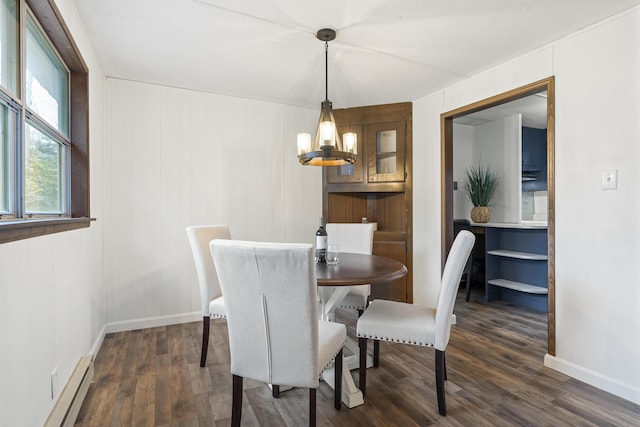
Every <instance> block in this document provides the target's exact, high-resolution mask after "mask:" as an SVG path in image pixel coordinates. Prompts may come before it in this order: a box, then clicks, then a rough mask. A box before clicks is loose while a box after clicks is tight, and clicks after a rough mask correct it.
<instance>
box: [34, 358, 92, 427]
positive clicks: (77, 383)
mask: <svg viewBox="0 0 640 427" xmlns="http://www.w3.org/2000/svg"><path fill="white" fill-rule="evenodd" d="M91 381H93V361H92V360H91V357H90V356H85V357H82V358H81V359H80V361H79V362H78V364H77V365H76V367H75V369H74V370H73V373H72V374H71V377H70V378H69V381H67V384H66V385H65V386H64V388H63V389H62V392H61V393H60V396H58V400H57V401H56V404H55V405H54V406H53V409H52V410H51V413H50V414H49V417H48V418H47V421H46V422H45V424H44V427H61V426H64V427H67V426H70V427H71V426H73V425H74V424H75V421H76V418H77V416H78V413H79V412H80V407H81V406H82V401H83V400H84V398H85V396H86V395H87V391H89V386H90V385H91Z"/></svg>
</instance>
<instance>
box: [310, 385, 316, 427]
mask: <svg viewBox="0 0 640 427" xmlns="http://www.w3.org/2000/svg"><path fill="white" fill-rule="evenodd" d="M309 427H316V389H315V388H310V389H309Z"/></svg>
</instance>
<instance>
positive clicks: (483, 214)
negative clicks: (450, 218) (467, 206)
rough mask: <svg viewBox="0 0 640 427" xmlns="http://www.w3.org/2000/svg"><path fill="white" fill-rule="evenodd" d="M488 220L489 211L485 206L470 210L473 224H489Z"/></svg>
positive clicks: (489, 216)
mask: <svg viewBox="0 0 640 427" xmlns="http://www.w3.org/2000/svg"><path fill="white" fill-rule="evenodd" d="M490 218H491V211H490V210H489V208H488V207H487V206H474V207H473V209H471V220H472V221H473V222H477V223H482V222H489V219H490Z"/></svg>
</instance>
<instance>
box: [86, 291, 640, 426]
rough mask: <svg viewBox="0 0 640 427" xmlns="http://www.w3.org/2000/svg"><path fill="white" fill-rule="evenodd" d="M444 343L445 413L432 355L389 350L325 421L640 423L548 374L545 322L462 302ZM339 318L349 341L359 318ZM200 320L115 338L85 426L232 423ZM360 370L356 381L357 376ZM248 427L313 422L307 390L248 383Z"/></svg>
mask: <svg viewBox="0 0 640 427" xmlns="http://www.w3.org/2000/svg"><path fill="white" fill-rule="evenodd" d="M455 313H456V315H457V325H455V326H454V327H453V329H452V332H451V340H450V342H449V345H448V347H447V373H448V381H447V383H446V398H447V409H448V414H447V416H446V417H442V416H440V415H438V407H437V403H436V391H435V375H434V351H433V349H429V348H422V347H414V346H409V345H401V344H389V343H382V344H381V349H380V367H379V368H377V369H373V368H372V369H370V371H369V372H368V375H367V383H368V384H367V397H366V399H365V404H364V405H362V406H359V407H356V408H353V409H349V408H347V407H345V406H344V405H343V408H342V410H341V411H336V410H335V409H334V408H333V390H332V389H330V388H329V387H328V386H327V384H325V383H321V384H320V387H319V389H318V395H317V399H318V415H317V420H318V425H319V426H426V425H442V426H515V425H526V426H639V425H640V405H636V404H633V403H631V402H628V401H626V400H623V399H620V398H618V397H615V396H612V395H610V394H608V393H605V392H603V391H600V390H598V389H596V388H593V387H591V386H588V385H586V384H584V383H581V382H580V381H577V380H574V379H572V378H569V377H567V376H565V375H563V374H560V373H558V372H555V371H553V370H551V369H548V368H545V367H543V357H544V355H545V353H546V315H544V314H538V313H534V312H531V311H528V310H525V309H521V308H517V307H513V306H510V305H506V304H500V303H491V304H486V303H484V302H483V301H482V295H481V292H480V289H479V288H478V289H473V291H472V297H471V301H470V302H468V303H466V302H465V301H464V296H463V292H460V293H459V295H458V301H457V303H456V308H455ZM338 318H339V319H340V320H342V321H344V322H345V323H347V324H348V326H349V327H350V333H351V334H353V327H354V326H355V321H356V315H355V312H349V311H341V312H339V313H338ZM201 327H202V326H201V323H200V322H196V323H189V324H182V325H173V326H167V327H158V328H151V329H145V330H137V331H130V332H122V333H116V334H109V335H108V336H106V337H105V340H104V343H103V345H102V348H101V350H100V352H99V353H98V355H97V357H96V360H95V378H94V383H93V384H92V385H91V387H90V389H89V393H88V395H87V398H86V399H85V402H84V404H83V406H82V409H81V411H80V414H79V416H78V419H77V422H76V425H77V426H228V425H229V424H230V415H231V375H230V374H229V348H228V345H227V330H226V323H225V321H223V320H216V321H213V322H212V324H211V340H210V341H209V358H208V361H207V367H205V368H200V366H199V358H200V340H201ZM352 374H353V375H354V378H355V380H356V383H357V371H353V372H352ZM243 403H244V406H243V414H242V415H243V426H304V425H307V423H308V419H307V414H308V411H307V408H308V406H307V405H308V391H307V390H300V389H294V390H290V391H287V392H284V393H282V394H281V397H280V399H274V398H272V397H271V391H270V389H269V388H268V387H267V386H266V385H265V384H261V383H257V382H254V381H250V380H245V384H244V402H243Z"/></svg>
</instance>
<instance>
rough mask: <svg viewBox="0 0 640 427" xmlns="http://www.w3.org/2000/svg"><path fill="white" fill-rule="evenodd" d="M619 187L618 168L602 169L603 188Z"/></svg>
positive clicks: (612, 188) (613, 188)
mask: <svg viewBox="0 0 640 427" xmlns="http://www.w3.org/2000/svg"><path fill="white" fill-rule="evenodd" d="M617 188H618V170H617V169H613V170H608V171H602V189H603V190H615V189H617Z"/></svg>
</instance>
